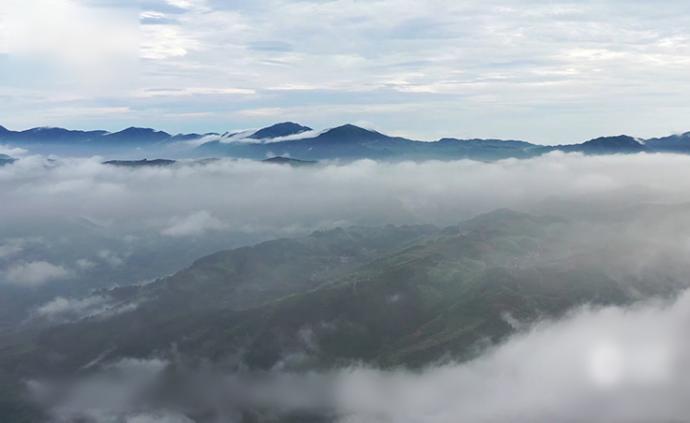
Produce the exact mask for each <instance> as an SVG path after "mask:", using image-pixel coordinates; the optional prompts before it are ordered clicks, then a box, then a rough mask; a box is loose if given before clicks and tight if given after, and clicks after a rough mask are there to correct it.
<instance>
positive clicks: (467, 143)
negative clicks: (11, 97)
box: [0, 122, 690, 161]
mask: <svg viewBox="0 0 690 423" xmlns="http://www.w3.org/2000/svg"><path fill="white" fill-rule="evenodd" d="M0 143H10V144H15V145H17V146H20V147H28V148H34V147H35V148H39V149H42V151H45V152H48V153H52V152H53V150H52V149H55V150H56V151H58V150H59V149H60V148H61V147H64V148H67V149H68V151H77V152H79V151H81V150H87V151H88V153H89V154H99V153H100V151H101V150H106V151H107V150H116V151H118V150H124V149H142V148H146V149H155V148H159V149H163V148H170V147H173V146H178V145H182V146H185V145H186V146H191V147H189V148H188V150H187V153H181V154H188V155H189V156H191V157H199V156H212V157H223V156H227V157H236V158H248V159H255V160H263V159H265V158H266V157H274V156H283V157H292V158H295V159H300V160H308V161H313V160H334V159H338V160H357V159H381V160H453V159H473V160H487V161H491V160H500V159H508V158H518V159H520V158H530V157H535V156H539V155H542V154H546V153H549V152H553V151H562V152H566V153H570V152H576V153H582V154H586V155H599V154H634V153H643V152H648V153H656V152H662V153H681V154H690V132H686V133H683V134H674V135H669V136H666V137H657V138H650V139H640V138H635V137H632V136H629V135H616V136H603V137H597V138H593V139H590V140H587V141H584V142H581V143H575V144H561V145H539V144H534V143H530V142H528V141H523V140H514V139H508V140H501V139H478V138H473V139H461V138H454V137H444V138H440V139H438V140H436V141H420V140H414V139H409V138H404V137H396V136H390V135H387V134H384V133H382V132H379V131H376V130H372V129H366V128H362V127H360V126H356V125H353V124H345V125H341V126H337V127H333V128H329V129H326V130H323V131H320V132H319V131H314V130H313V129H312V128H310V127H308V126H304V125H301V124H299V123H295V122H282V123H277V124H274V125H270V126H267V127H264V128H261V129H258V130H254V131H241V132H226V133H225V134H222V135H219V134H216V133H206V134H198V133H190V134H175V135H173V134H171V133H168V132H165V131H159V130H156V129H153V128H144V127H133V126H132V127H128V128H125V129H123V130H120V131H117V132H108V131H104V130H88V131H83V130H70V129H65V128H57V127H38V128H31V129H27V130H23V131H12V130H9V129H7V128H5V127H2V126H0ZM80 149H81V150H80Z"/></svg>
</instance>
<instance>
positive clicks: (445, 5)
mask: <svg viewBox="0 0 690 423" xmlns="http://www.w3.org/2000/svg"><path fill="white" fill-rule="evenodd" d="M5 3H6V2H5ZM48 3H50V4H48ZM226 3H227V2H225V3H224V2H211V1H192V0H173V1H172V2H168V3H165V2H160V3H159V5H158V6H156V3H150V4H147V5H146V10H145V11H144V12H143V13H144V15H143V16H139V15H140V13H141V12H140V11H139V10H136V8H134V9H135V10H134V11H133V13H131V15H132V16H126V17H124V18H123V19H117V20H114V19H111V17H112V16H114V15H113V13H114V12H118V11H119V12H121V10H119V9H118V10H115V11H113V10H112V8H104V7H103V5H99V6H98V7H95V6H94V4H93V3H87V2H84V1H77V0H60V1H56V2H50V1H48V0H35V1H32V2H19V1H15V0H12V1H10V2H9V3H7V4H11V5H13V8H10V7H7V6H5V4H4V3H3V6H5V7H3V6H0V8H1V9H0V10H3V11H4V13H3V15H5V16H6V17H5V18H0V19H4V22H3V23H2V26H3V27H4V30H5V31H4V32H5V33H10V34H19V35H22V34H25V33H26V34H28V35H27V36H26V37H24V36H19V35H17V36H13V39H12V40H11V41H8V40H6V42H5V44H6V45H8V46H11V48H10V47H8V49H9V50H10V54H11V55H16V54H17V53H16V52H17V51H20V52H21V51H45V52H47V53H48V55H49V56H50V55H54V54H58V55H59V56H60V57H62V58H65V61H67V62H69V63H72V64H75V63H76V64H77V65H78V66H77V67H78V68H79V67H81V68H82V69H89V68H90V67H92V68H93V67H96V68H97V69H106V70H107V68H108V66H110V65H111V64H112V63H111V62H109V61H108V59H107V58H108V57H111V56H113V55H114V53H117V51H115V52H113V51H112V50H113V49H115V47H118V46H119V45H124V44H128V45H130V47H132V46H131V45H132V44H134V46H133V47H132V48H130V49H129V50H132V51H130V52H129V53H131V55H133V56H136V55H141V56H143V57H144V58H146V59H147V60H144V61H142V63H140V66H141V67H140V68H138V69H136V70H134V71H133V73H136V75H137V78H134V77H131V78H130V77H128V78H124V77H122V76H123V75H124V74H127V73H123V72H122V70H121V69H119V68H114V69H117V71H118V72H95V71H90V72H81V73H85V74H88V75H91V76H97V77H101V76H102V75H107V74H116V75H117V76H120V78H119V79H120V80H123V81H124V80H126V81H124V82H121V83H120V84H117V86H114V85H115V84H106V85H107V86H105V87H102V88H103V89H104V91H105V93H103V94H99V95H96V94H94V93H93V92H91V91H90V90H86V89H83V88H80V87H74V86H64V81H65V77H64V75H58V74H56V76H55V77H54V82H55V84H52V85H51V87H52V89H46V87H44V86H41V87H38V86H36V84H35V81H36V79H35V78H32V79H31V83H29V82H28V81H24V82H22V78H21V77H22V76H23V75H24V74H27V73H26V69H25V68H22V67H20V68H16V69H15V68H10V70H9V72H10V74H11V75H10V76H12V78H10V82H9V84H10V85H9V86H8V87H7V89H6V90H4V91H3V92H4V93H6V94H7V95H8V96H9V99H10V101H6V102H3V104H1V105H0V111H1V112H3V113H2V114H3V116H7V117H6V119H8V120H9V121H10V122H11V123H12V125H15V126H17V125H20V124H21V125H43V124H46V123H55V124H65V122H75V123H78V124H82V123H88V124H89V126H92V123H93V121H94V118H93V117H82V116H81V114H80V113H79V111H78V110H79V108H84V107H116V106H113V103H117V104H126V105H128V106H129V107H130V108H131V109H132V113H129V114H127V116H122V117H120V118H118V119H119V120H118V123H120V122H123V123H124V122H125V121H126V120H127V121H130V122H131V123H134V122H139V123H141V124H145V125H146V126H156V125H159V126H160V125H163V126H164V129H169V130H172V131H181V130H183V129H186V130H194V131H196V132H204V131H208V130H216V131H222V129H223V127H225V126H226V125H229V126H234V127H247V126H260V125H263V124H265V123H267V119H269V118H271V117H272V116H275V115H276V114H280V113H281V111H286V112H288V113H291V114H292V115H298V114H299V116H298V118H304V117H305V116H308V117H309V119H310V123H312V124H313V125H314V126H318V127H328V126H333V125H335V124H340V123H344V120H345V119H347V120H353V121H359V120H364V119H366V120H369V121H373V122H375V123H376V126H377V127H379V128H380V129H382V130H386V131H392V132H395V131H401V132H405V133H410V134H414V135H415V136H417V137H419V138H432V137H440V136H462V137H509V138H526V139H529V140H534V141H536V142H546V143H548V142H570V141H576V140H582V139H586V138H590V137H593V136H595V135H602V134H609V133H619V132H628V133H632V134H633V135H639V136H645V137H647V136H652V135H661V134H664V133H668V132H674V131H683V130H688V129H690V128H688V127H687V120H686V116H687V113H688V106H687V102H686V101H685V98H687V96H688V94H690V93H689V92H688V91H687V89H686V87H688V86H689V85H688V84H687V83H686V82H687V73H686V72H685V70H686V68H687V63H688V61H689V60H690V41H689V40H690V33H689V32H688V29H687V28H688V27H690V26H689V25H688V23H689V22H688V16H690V15H689V14H688V13H687V12H688V6H687V2H682V1H671V2H666V3H665V6H664V9H663V11H661V10H659V9H658V8H656V9H654V8H652V7H649V6H648V5H645V4H642V3H640V2H636V4H635V6H634V7H626V5H625V4H623V3H622V2H620V1H619V0H607V1H602V2H585V3H582V2H580V3H577V4H574V3H573V2H569V1H565V0H563V1H560V0H559V1H555V2H544V1H541V0H529V1H527V2H516V1H515V0H508V1H501V2H486V1H479V0H468V1H463V2H457V1H456V2H451V1H447V0H433V1H426V2H419V1H412V0H379V1H375V2H360V1H354V0H334V1H327V2H326V1H324V2H316V1H299V2H296V1H288V0H275V1H268V0H257V1H252V2H234V3H232V4H226ZM15 4H16V5H18V6H16V7H15V6H14V5H15ZM27 5H28V6H27ZM36 5H38V6H42V7H37V6H36ZM20 6H21V7H20ZM171 8H173V9H175V10H174V11H171V10H170V9H171ZM12 9H16V10H14V11H13V10H12ZM63 9H64V10H63ZM125 9H127V8H125ZM17 10H18V11H19V12H21V13H19V12H17ZM37 10H38V12H36V11H37ZM43 10H45V13H44V12H41V11H43ZM104 10H107V13H104V12H103V11H104ZM65 11H66V12H65ZM67 12H69V13H67ZM123 13H124V12H123ZM115 15H120V14H119V13H115ZM104 16H105V17H106V18H105V19H104ZM140 17H143V18H144V19H145V20H146V19H149V20H150V19H153V20H155V21H156V22H155V23H154V24H148V23H146V22H144V23H143V24H141V25H139V18H140ZM123 21H124V22H123ZM74 22H78V24H74ZM343 23H347V24H343ZM35 27H41V28H42V31H34V30H33V28H35ZM17 28H18V29H17ZM84 33H86V34H87V35H88V36H81V35H82V34H84ZM15 38H16V39H17V40H18V41H17V42H15V41H14V39H15ZM132 38H134V39H133V40H132V42H130V43H123V42H122V40H123V39H125V40H127V39H132ZM111 39H117V40H119V43H117V44H118V46H112V45H111V44H112V43H106V42H105V41H107V40H111ZM371 40H376V42H375V43H372V42H371ZM72 46H73V47H72ZM118 48H119V47H118ZM115 50H117V49H115ZM13 58H14V59H16V57H14V56H13ZM12 63H14V62H12ZM26 65H27V66H28V67H29V68H33V67H34V66H35V65H32V64H31V63H26ZM29 74H30V73H29ZM27 75H28V74H27ZM88 75H87V76H88ZM130 76H131V73H130ZM51 78H52V77H51V76H50V75H48V76H45V79H46V80H50V79H51ZM199 84H204V85H208V86H212V87H224V86H229V87H239V88H240V89H242V90H249V91H254V92H256V93H258V94H257V95H256V96H241V95H240V96H238V98H234V97H233V94H229V95H227V96H224V97H225V98H220V97H212V96H209V95H208V94H205V93H203V92H198V93H194V94H192V95H190V96H189V99H188V101H185V102H184V103H176V102H161V101H158V100H159V99H156V98H151V97H142V96H140V95H139V94H138V93H140V92H141V91H142V90H147V89H156V88H165V87H193V86H198V85H199ZM101 85H104V84H101ZM9 88H12V90H9ZM106 94H107V95H106ZM65 96H70V97H72V99H71V100H70V101H62V100H61V99H62V98H63V97H65ZM38 97H44V98H40V99H39V98H38ZM395 104H404V105H407V107H405V108H404V109H403V110H394V109H393V108H392V107H390V106H391V105H395ZM364 105H366V106H368V108H369V109H373V110H374V113H375V114H374V115H373V116H372V115H371V112H370V110H369V109H365V108H362V107H361V106H364ZM631 105H634V106H631ZM70 107H71V108H72V110H71V111H70V110H69V109H70ZM2 108H4V109H2ZM60 108H62V109H65V110H67V111H68V112H69V115H68V116H65V115H64V114H63V115H62V117H57V116H55V117H53V118H50V117H51V116H54V115H55V113H51V111H53V110H55V109H60ZM329 108H333V109H336V108H339V109H349V112H347V113H346V114H342V115H336V114H334V113H324V112H323V110H324V109H326V110H328V109H329ZM29 111H31V112H33V113H29ZM37 111H40V113H37ZM180 113H187V114H189V113H196V114H197V115H188V116H189V118H188V119H185V120H184V121H180V120H177V119H172V118H170V116H175V115H176V114H180ZM44 116H45V117H44ZM601 116H606V119H601ZM229 117H230V119H232V121H230V122H228V118H229ZM125 118H126V119H125ZM37 119H38V120H37ZM46 119H50V120H51V122H45V120H46ZM111 119H113V118H111ZM132 121H134V122H132ZM99 122H100V123H103V122H104V120H103V119H101V120H99ZM110 125H113V123H112V121H108V122H107V125H106V126H110ZM165 126H171V127H170V128H166V127H165ZM108 129H111V128H108Z"/></svg>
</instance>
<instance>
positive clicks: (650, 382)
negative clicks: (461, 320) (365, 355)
mask: <svg viewBox="0 0 690 423" xmlns="http://www.w3.org/2000/svg"><path fill="white" fill-rule="evenodd" d="M689 316H690V294H685V295H683V296H681V297H680V298H679V299H678V300H677V301H675V302H672V303H650V304H646V305H638V306H635V307H633V308H629V309H622V308H615V307H611V308H604V309H582V310H579V311H577V312H574V313H571V315H569V316H568V317H566V318H564V319H563V320H561V321H557V322H542V323H540V324H538V325H536V326H535V327H532V328H531V329H529V330H527V331H524V332H522V333H521V334H519V335H516V336H514V337H513V338H512V339H510V340H508V341H507V342H506V343H504V344H503V345H500V346H497V347H496V348H494V349H493V350H491V351H489V352H487V353H486V354H484V355H483V356H481V357H479V358H478V359H475V360H473V361H469V362H466V363H448V364H443V365H434V366H430V367H427V368H425V369H422V370H419V371H404V370H379V369H373V368H367V367H362V366H355V367H349V368H343V369H334V370H332V371H328V372H307V373H299V372H297V373H295V372H285V371H272V372H268V373H262V374H246V373H245V374H243V373H225V374H223V371H222V370H220V369H213V368H212V367H211V368H210V367H208V366H206V367H205V368H204V369H202V370H191V369H187V370H185V366H184V365H183V364H181V363H177V364H175V367H174V370H173V369H172V368H170V369H169V370H170V371H171V373H169V374H167V376H166V377H174V378H175V379H174V380H176V382H175V384H174V386H171V385H170V384H169V382H166V379H165V378H163V376H164V375H165V374H166V372H164V370H165V369H166V367H168V366H169V365H170V364H171V363H170V362H167V361H162V360H159V359H151V360H131V359H127V360H122V361H119V362H117V363H114V364H108V365H104V366H102V368H101V370H99V371H97V372H95V373H93V374H92V375H90V376H83V377H81V378H80V379H78V380H76V381H73V382H72V383H70V384H68V385H67V386H64V387H63V388H61V391H62V392H63V393H64V394H65V395H63V396H61V397H59V398H60V399H59V401H58V402H57V403H52V404H51V402H50V400H49V399H50V395H49V393H50V390H51V389H53V388H51V385H50V384H47V383H45V382H38V381H34V382H32V383H31V384H30V385H29V387H30V389H31V390H32V392H33V393H34V395H35V396H36V398H37V399H38V400H40V401H43V402H44V404H46V405H47V406H48V407H49V409H50V410H52V413H53V415H54V416H55V417H56V420H57V421H72V420H73V419H76V418H90V419H92V420H89V421H94V422H107V421H113V420H117V419H122V418H135V416H137V417H136V418H140V419H144V418H151V419H153V421H163V422H178V421H179V422H188V421H194V420H193V419H190V418H189V417H187V416H191V415H194V413H196V414H198V415H205V416H206V418H208V419H210V420H208V421H212V420H213V419H214V418H216V419H220V420H223V421H235V420H238V421H239V420H241V418H242V416H247V415H248V414H243V413H254V414H253V415H254V416H263V418H274V419H276V418H278V419H279V418H281V417H285V416H314V415H326V416H331V417H332V419H333V421H337V422H340V423H353V422H379V423H393V422H396V423H400V422H401V423H406V422H410V423H412V422H419V421H424V422H429V423H451V422H458V421H468V422H487V423H504V422H525V423H526V422H544V423H546V422H552V421H559V422H582V421H606V422H614V423H634V422H648V421H681V420H683V419H684V418H685V416H687V414H688V413H689V412H690V408H689V406H688V404H687V401H686V399H685V393H686V392H687V390H688V389H689V388H690V386H688V382H687V375H688V372H689V371H690V348H689V347H690V345H688V342H687V340H686V337H685V336H684V333H685V328H686V327H687V325H688V324H689V323H690V322H689V321H688V319H689ZM173 374H177V375H176V376H173ZM163 392H165V393H163ZM171 401H172V402H171ZM190 413H191V414H190ZM199 413H200V414H199ZM205 413H209V414H205ZM127 421H130V420H127ZM202 421H206V420H203V419H202Z"/></svg>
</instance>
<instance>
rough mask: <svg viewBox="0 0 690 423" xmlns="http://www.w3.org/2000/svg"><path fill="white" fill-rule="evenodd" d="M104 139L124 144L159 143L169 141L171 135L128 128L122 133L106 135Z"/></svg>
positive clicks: (132, 127)
mask: <svg viewBox="0 0 690 423" xmlns="http://www.w3.org/2000/svg"><path fill="white" fill-rule="evenodd" d="M106 138H107V139H115V140H120V141H126V142H159V141H165V140H168V139H170V138H171V135H170V134H168V133H167V132H163V131H157V130H155V129H151V128H138V127H135V126H130V127H129V128H126V129H123V130H122V131H119V132H115V133H112V134H107V135H106Z"/></svg>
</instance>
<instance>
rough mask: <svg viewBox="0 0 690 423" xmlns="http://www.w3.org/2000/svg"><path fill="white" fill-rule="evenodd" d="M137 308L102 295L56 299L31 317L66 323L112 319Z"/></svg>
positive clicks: (131, 304)
mask: <svg viewBox="0 0 690 423" xmlns="http://www.w3.org/2000/svg"><path fill="white" fill-rule="evenodd" d="M136 308H137V304H135V303H118V302H117V301H115V300H113V299H112V298H109V297H107V296H102V295H92V296H88V297H83V298H66V297H56V298H54V299H52V300H51V301H49V302H47V303H45V304H42V305H40V306H38V307H36V308H35V309H34V310H33V312H32V315H31V317H32V318H34V319H44V320H47V321H49V322H52V323H65V322H71V321H76V320H81V319H87V318H94V317H110V316H114V315H116V314H121V313H126V312H128V311H132V310H134V309H136Z"/></svg>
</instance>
